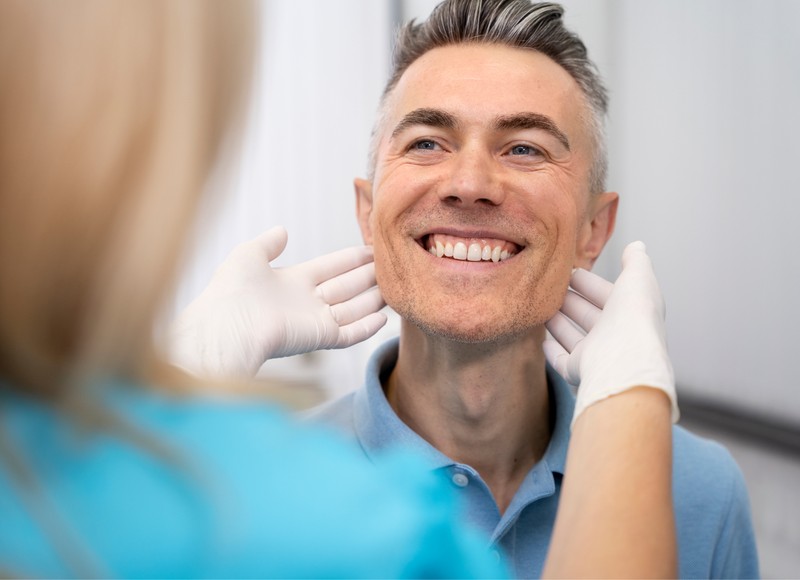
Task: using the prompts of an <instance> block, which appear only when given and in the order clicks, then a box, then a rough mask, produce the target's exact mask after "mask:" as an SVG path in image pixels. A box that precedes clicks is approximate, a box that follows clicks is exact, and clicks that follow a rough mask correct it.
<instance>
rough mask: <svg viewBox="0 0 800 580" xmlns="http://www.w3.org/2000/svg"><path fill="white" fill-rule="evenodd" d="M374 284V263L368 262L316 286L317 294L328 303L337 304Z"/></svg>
mask: <svg viewBox="0 0 800 580" xmlns="http://www.w3.org/2000/svg"><path fill="white" fill-rule="evenodd" d="M373 286H375V264H374V263H373V262H370V263H368V264H364V265H363V266H359V267H358V268H355V269H354V270H350V271H349V272H345V273H344V274H339V275H338V276H336V277H335V278H331V279H330V280H328V281H326V282H323V283H322V284H320V285H319V286H317V295H318V296H319V297H320V298H322V299H323V300H324V301H325V302H326V303H328V304H331V305H333V304H338V303H339V302H344V301H345V300H349V299H350V298H352V297H353V296H358V295H359V294H361V293H362V292H364V291H365V290H368V289H369V288H371V287H373Z"/></svg>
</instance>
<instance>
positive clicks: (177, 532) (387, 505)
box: [0, 385, 506, 578]
mask: <svg viewBox="0 0 800 580" xmlns="http://www.w3.org/2000/svg"><path fill="white" fill-rule="evenodd" d="M98 395H99V396H101V397H103V409H104V411H105V412H110V413H113V414H114V416H115V417H116V418H117V420H118V422H119V425H120V428H119V429H115V430H113V431H111V430H108V429H107V430H105V431H104V432H103V433H99V432H93V433H90V432H89V431H88V430H87V429H86V428H81V427H78V426H77V424H76V423H74V422H72V421H70V420H67V419H65V418H64V417H63V416H62V415H60V414H56V413H54V412H53V411H52V410H51V409H50V408H49V407H46V406H43V405H41V404H39V403H37V402H34V401H31V400H28V399H25V398H20V397H18V396H12V395H8V394H0V427H1V428H2V435H1V436H2V438H3V441H4V446H3V447H4V449H3V450H2V451H0V522H2V523H1V524H0V574H7V575H9V576H12V577H14V576H16V577H18V576H31V577H33V576H36V577H66V576H88V575H96V576H102V577H112V576H119V577H131V578H144V577H161V578H163V577H176V578H177V577H180V578H190V577H191V578H202V577H237V578H244V577H295V578H296V577H302V578H321V577H348V578H356V577H362V578H363V577H372V578H375V577H414V578H418V577H431V576H437V577H495V576H505V575H506V571H505V569H504V568H503V567H502V565H501V564H500V563H498V562H496V561H495V560H494V559H492V558H491V557H490V556H489V555H488V554H486V552H485V550H484V549H483V546H484V545H485V541H484V540H483V539H479V536H478V535H477V534H476V533H474V532H470V531H469V530H466V529H464V528H463V526H460V525H458V518H457V515H456V512H457V506H456V503H455V500H454V497H453V495H452V494H451V493H450V490H449V489H447V488H446V487H444V486H443V484H442V482H441V481H440V480H438V479H437V478H436V477H435V476H434V477H432V476H431V474H430V472H429V470H427V469H426V468H425V467H424V466H423V465H422V464H421V463H420V460H419V459H418V458H415V457H412V456H410V455H407V454H395V455H392V456H387V457H384V458H382V459H380V460H379V461H378V462H377V463H378V465H375V464H373V463H371V462H368V461H365V459H364V456H363V454H361V453H359V452H358V451H357V450H355V449H353V447H352V446H351V445H349V444H348V443H346V442H344V441H343V440H342V439H341V438H340V436H339V435H337V434H336V433H334V432H332V431H330V430H328V429H324V428H320V427H313V426H309V425H299V424H297V423H295V422H294V420H293V419H291V418H290V417H289V415H288V414H287V413H285V412H284V411H282V410H280V409H278V408H276V407H272V406H268V405H263V404H255V403H252V402H250V403H246V404H245V403H242V402H239V403H235V402H232V401H223V400H219V399H213V400H212V399H208V398H205V399H204V398H190V399H187V398H185V397H184V398H171V397H169V396H166V395H156V394H154V393H153V392H152V391H145V390H144V389H141V388H138V387H127V386H121V385H112V386H110V387H109V388H105V389H101V390H99V391H98Z"/></svg>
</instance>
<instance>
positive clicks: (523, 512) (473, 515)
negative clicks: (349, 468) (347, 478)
mask: <svg viewBox="0 0 800 580" xmlns="http://www.w3.org/2000/svg"><path fill="white" fill-rule="evenodd" d="M397 352H398V340H397V339H394V340H391V341H389V342H387V343H385V344H383V345H382V346H381V347H379V349H378V350H377V351H376V352H375V353H374V354H373V356H372V358H371V359H370V362H369V365H368V367H367V376H366V384H365V385H364V387H363V388H361V389H359V390H357V391H354V392H352V393H349V394H348V395H346V396H344V397H343V398H341V399H338V400H336V401H333V402H330V403H327V404H325V405H323V406H321V407H319V408H317V409H316V410H314V411H312V412H311V413H309V414H308V419H310V420H312V421H316V422H321V423H325V424H327V425H331V426H334V427H336V428H338V429H340V430H342V431H343V432H344V433H346V434H348V435H349V436H350V437H351V438H353V439H354V440H355V441H356V442H357V444H358V446H359V447H360V448H361V450H362V452H363V453H364V454H365V455H366V456H367V457H369V458H370V459H375V458H377V457H379V456H380V455H381V454H382V453H384V452H385V451H386V450H387V449H390V448H392V447H395V446H398V445H400V446H403V447H404V448H407V449H410V450H412V451H414V452H415V453H417V454H418V455H420V456H423V457H425V458H426V460H427V462H428V464H429V465H430V466H431V469H433V470H434V471H436V472H438V473H440V474H442V475H444V476H445V477H447V478H449V479H450V481H451V487H453V489H454V490H455V491H456V492H457V493H458V494H459V495H460V496H461V497H462V500H463V502H464V503H465V505H466V508H467V509H466V516H465V521H467V522H469V523H470V524H472V525H474V526H476V527H478V528H479V529H481V530H482V531H483V532H484V534H485V535H486V537H488V538H490V541H489V547H490V549H492V550H496V551H497V552H499V553H501V554H504V555H505V558H507V560H508V561H509V562H510V564H511V565H512V570H513V572H514V573H515V575H516V576H518V577H520V578H535V577H538V576H540V575H541V571H542V567H543V566H544V561H545V557H546V555H547V548H548V545H549V542H550V536H551V534H552V530H553V524H554V522H555V515H556V510H557V507H558V498H559V494H560V492H561V482H562V477H563V474H564V466H565V464H566V454H567V447H568V445H569V436H570V421H571V419H572V413H573V409H574V406H575V399H574V396H573V393H572V391H571V390H570V387H569V386H568V385H567V384H566V383H565V382H564V380H563V379H562V378H561V377H560V376H559V375H558V374H557V373H556V372H555V371H553V369H551V368H550V367H548V369H547V379H548V385H549V389H550V394H551V401H553V408H551V413H552V416H553V419H554V421H553V423H554V428H553V433H552V437H551V440H550V443H549V446H548V448H547V450H546V451H545V454H544V456H543V457H542V459H541V460H540V461H539V462H538V463H537V464H536V465H535V466H534V467H533V468H532V469H531V471H530V472H529V473H528V475H527V476H526V478H525V479H524V480H523V482H522V484H521V485H520V488H519V490H518V491H517V493H516V495H515V496H514V498H513V499H512V502H511V504H510V505H509V507H508V509H506V511H505V513H503V514H500V513H499V510H498V508H497V504H496V503H495V501H494V498H493V497H492V494H491V492H490V491H489V487H488V485H486V483H485V482H484V481H483V479H482V478H481V476H480V474H479V473H478V472H477V471H476V470H475V469H473V468H472V467H471V466H469V465H465V464H460V463H457V462H454V461H453V460H451V459H450V458H448V457H447V456H445V455H444V454H442V453H441V452H440V451H438V450H437V449H435V448H434V447H433V446H431V445H430V444H429V443H428V442H427V441H425V440H424V439H422V438H421V437H420V436H419V435H417V434H416V433H415V432H414V431H412V430H411V429H410V428H409V427H408V426H407V425H406V424H404V423H403V422H402V421H401V420H400V418H399V417H398V416H397V415H396V414H395V413H394V411H393V410H392V408H391V406H390V405H389V403H388V401H387V400H386V397H385V396H384V393H383V388H382V387H381V383H380V377H381V376H384V375H385V373H387V372H388V371H389V370H390V369H391V368H392V367H393V366H394V364H395V362H396V361H397ZM673 441H674V446H673V482H672V489H673V496H674V499H675V517H676V525H677V535H678V551H679V566H680V575H681V577H682V578H755V577H757V576H758V573H759V572H758V557H757V553H756V547H755V539H754V535H753V526H752V521H751V517H750V506H749V501H748V497H747V490H746V488H745V485H744V479H743V477H742V474H741V472H740V471H739V468H738V466H737V465H736V463H735V462H734V460H733V458H732V457H731V456H730V454H729V453H728V451H727V450H725V449H724V448H723V447H722V446H721V445H719V444H717V443H714V442H711V441H708V440H705V439H701V438H700V437H697V436H695V435H693V434H691V433H689V432H688V431H686V430H685V429H682V428H681V427H674V428H673Z"/></svg>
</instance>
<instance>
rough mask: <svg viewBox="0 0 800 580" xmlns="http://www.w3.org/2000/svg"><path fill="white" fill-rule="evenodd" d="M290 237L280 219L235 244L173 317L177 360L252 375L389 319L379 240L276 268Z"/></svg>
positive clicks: (366, 333)
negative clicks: (378, 271) (376, 247)
mask: <svg viewBox="0 0 800 580" xmlns="http://www.w3.org/2000/svg"><path fill="white" fill-rule="evenodd" d="M287 239H288V234H287V233H286V230H285V229H284V228H283V227H274V228H272V229H270V230H268V231H266V232H264V233H263V234H261V235H260V236H258V237H257V238H255V239H254V240H252V241H249V242H245V243H243V244H240V245H239V246H237V247H236V248H234V250H233V251H232V252H231V254H230V256H228V258H227V259H226V260H225V262H224V263H223V264H222V265H221V266H220V267H219V269H218V270H217V271H216V272H215V274H214V276H213V278H212V279H211V282H210V283H209V285H208V287H207V288H206V289H205V290H203V292H202V294H200V296H199V297H198V298H197V299H196V300H195V301H194V302H192V303H191V304H190V305H189V306H188V307H186V309H185V310H184V311H183V312H182V313H181V314H180V315H179V316H178V318H177V319H176V320H175V322H174V323H173V325H172V327H171V329H170V344H169V349H170V351H169V352H170V355H169V356H170V360H171V362H172V363H173V364H175V365H177V366H180V367H183V368H184V369H186V370H188V371H189V372H191V373H193V374H198V375H212V376H230V377H235V376H240V377H242V376H248V377H252V376H254V375H255V374H256V373H257V372H258V369H259V368H260V367H261V365H262V364H264V362H265V361H266V360H267V359H270V358H278V357H284V356H290V355H294V354H301V353H304V352H310V351H313V350H317V349H332V348H345V347H348V346H350V345H353V344H356V343H358V342H361V341H362V340H365V339H367V338H369V337H370V336H372V335H373V334H375V333H376V332H377V331H378V330H379V329H380V328H381V327H382V326H383V325H384V324H385V323H386V315H385V314H384V313H382V312H379V310H380V309H381V308H383V306H384V302H383V298H382V297H381V294H380V291H379V290H378V288H377V286H375V265H374V264H373V263H372V248H370V247H367V246H360V247H352V248H347V249H344V250H339V251H338V252H333V253H331V254H327V255H325V256H321V257H319V258H315V259H313V260H309V261H308V262H304V263H302V264H298V265H296V266H291V267H287V268H274V269H273V268H272V267H270V265H269V262H270V261H272V260H274V259H275V258H277V257H278V256H279V255H280V254H281V252H283V250H284V248H285V247H286V241H287Z"/></svg>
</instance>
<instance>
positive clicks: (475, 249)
mask: <svg viewBox="0 0 800 580" xmlns="http://www.w3.org/2000/svg"><path fill="white" fill-rule="evenodd" d="M428 251H429V252H430V253H431V254H432V255H434V256H436V257H438V258H442V257H447V258H453V259H455V260H462V261H463V260H466V261H469V262H488V261H489V260H491V261H492V262H501V261H503V260H507V259H508V258H510V257H511V256H513V255H514V254H513V253H512V252H509V251H508V250H504V249H502V247H501V246H495V247H494V248H492V246H490V245H488V244H487V245H485V246H484V245H481V244H479V243H477V242H475V243H472V244H470V245H469V247H467V244H466V243H464V242H456V243H455V244H453V243H452V242H445V243H442V242H441V241H439V240H436V242H435V243H434V245H432V246H431V247H430V248H429V249H428Z"/></svg>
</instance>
